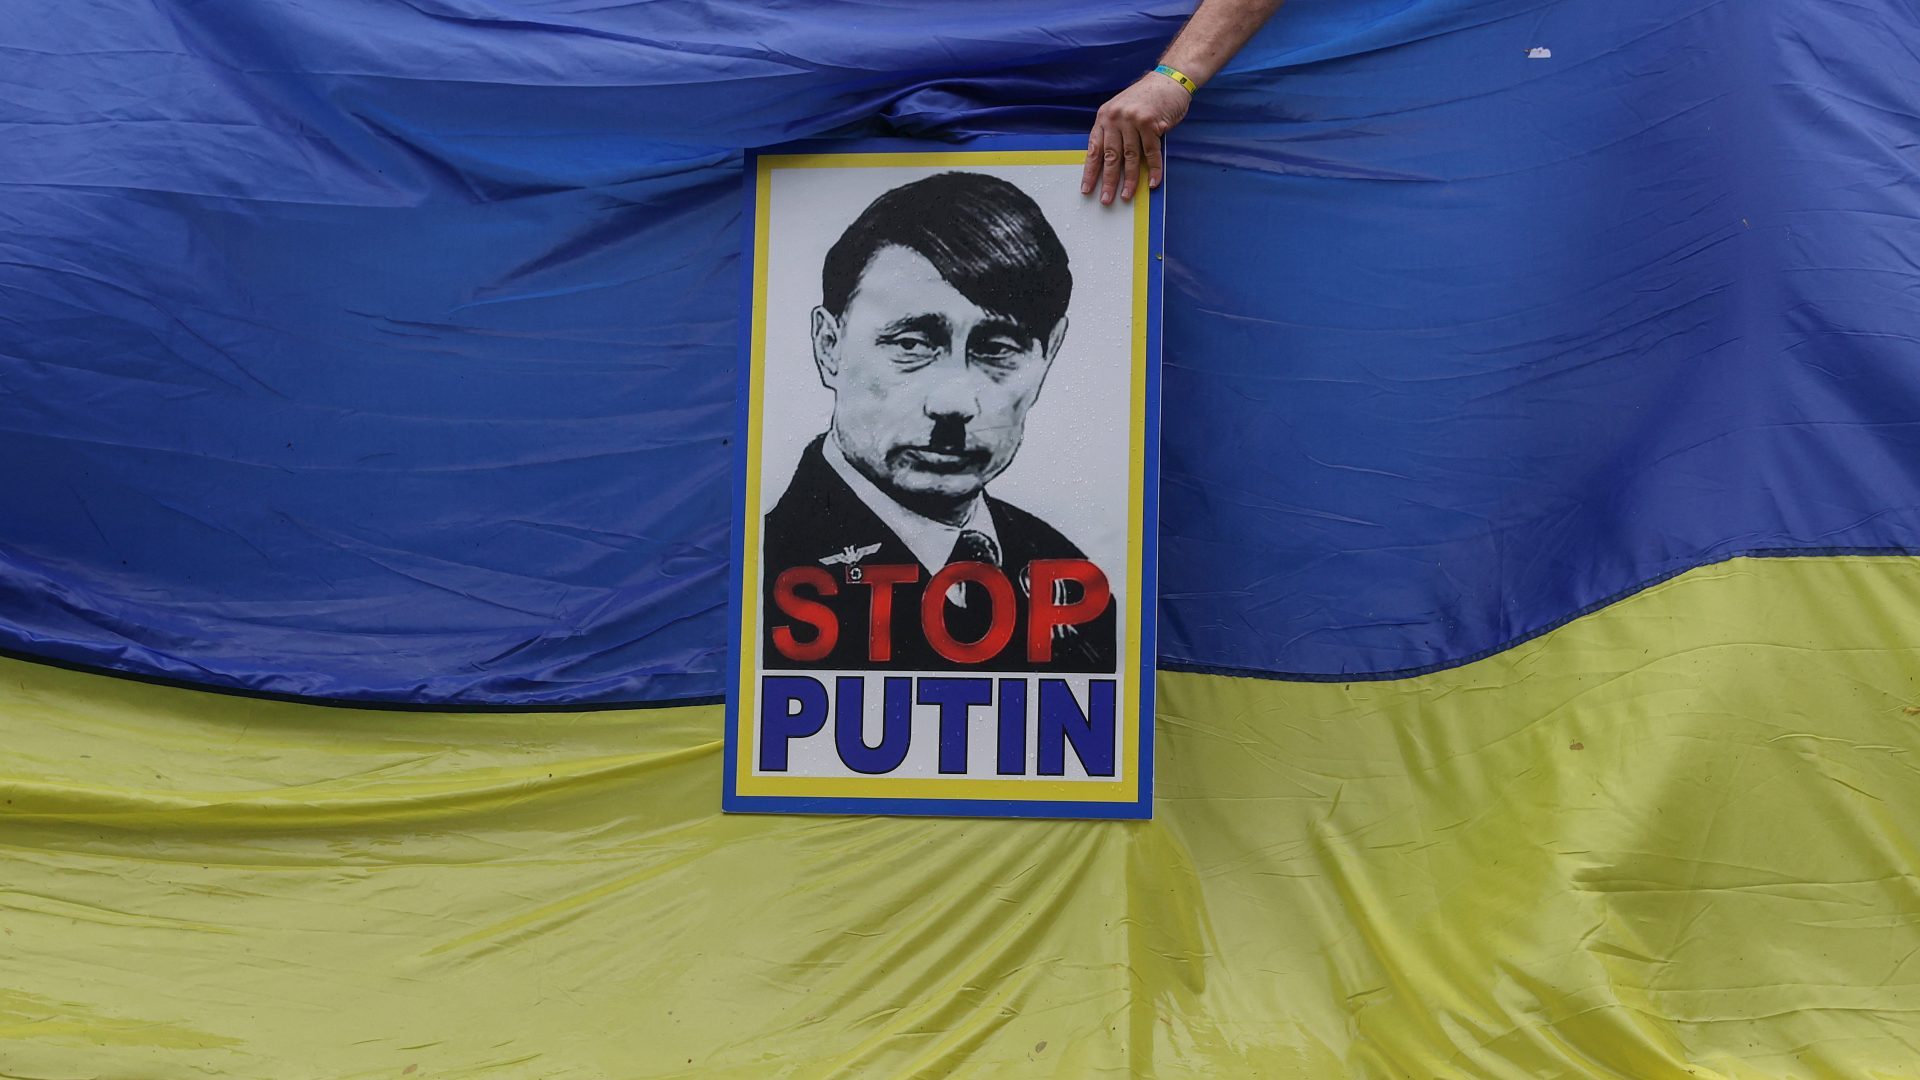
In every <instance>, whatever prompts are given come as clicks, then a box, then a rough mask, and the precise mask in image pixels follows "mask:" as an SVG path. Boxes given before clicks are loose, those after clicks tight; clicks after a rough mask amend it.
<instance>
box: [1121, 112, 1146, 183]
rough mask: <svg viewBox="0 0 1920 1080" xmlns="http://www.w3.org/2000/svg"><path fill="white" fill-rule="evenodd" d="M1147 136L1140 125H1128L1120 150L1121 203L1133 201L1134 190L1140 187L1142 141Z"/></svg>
mask: <svg viewBox="0 0 1920 1080" xmlns="http://www.w3.org/2000/svg"><path fill="white" fill-rule="evenodd" d="M1143 134H1145V133H1144V132H1142V131H1141V130H1140V125H1139V124H1128V125H1127V127H1126V129H1125V133H1124V134H1123V135H1122V136H1121V138H1122V139H1123V140H1124V141H1123V142H1122V143H1121V150H1120V201H1121V202H1131V201H1133V189H1134V188H1136V187H1139V186H1140V139H1141V136H1142V135H1143Z"/></svg>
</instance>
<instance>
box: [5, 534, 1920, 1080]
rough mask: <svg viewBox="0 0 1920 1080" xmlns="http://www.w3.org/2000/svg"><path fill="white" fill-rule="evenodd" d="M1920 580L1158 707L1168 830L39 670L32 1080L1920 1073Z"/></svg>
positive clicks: (714, 733)
mask: <svg viewBox="0 0 1920 1080" xmlns="http://www.w3.org/2000/svg"><path fill="white" fill-rule="evenodd" d="M1916 644H1920V563H1916V562H1915V561H1914V560H1910V559H1899V558H1880V557H1871V558H1869V557H1840V558H1806V559H1781V560H1737V561H1734V562H1732V563H1728V564H1724V565H1721V566H1716V567H1710V568H1707V569H1704V570H1699V571H1695V572H1693V573H1691V574H1688V575H1685V576H1683V577H1681V578H1678V579H1675V580H1673V581H1670V582H1667V583H1665V584H1662V585H1660V586H1657V587H1655V588H1652V589H1649V590H1647V591H1646V592H1643V593H1641V594H1639V595H1636V596H1633V597H1630V598H1628V599H1626V600H1624V601H1622V602H1621V603H1618V604H1616V605H1614V606H1612V607H1610V608H1607V609H1605V610H1602V611H1599V612H1596V613H1594V614H1591V615H1588V616H1586V617H1585V618H1582V619H1580V620H1578V621H1576V622H1574V623H1572V624H1570V625H1568V626H1566V627H1563V628H1561V629H1560V630H1557V631H1555V632H1554V633H1552V634H1550V635H1548V636H1546V637H1544V638H1542V639H1539V640H1536V641H1533V642H1529V643H1527V644H1524V645H1521V646H1518V647H1516V648H1513V649H1511V650H1509V651H1507V652H1505V653H1503V654H1501V655H1499V656H1496V657H1493V658H1491V659H1488V660H1483V661H1480V662H1478V663H1475V664H1472V665H1468V666H1466V667H1464V668H1460V669H1456V670H1453V671H1448V672H1442V673H1439V674H1435V675H1430V676H1425V677H1421V678H1417V679H1408V680H1402V681H1397V682H1384V683H1381V682H1372V683H1352V684H1345V685H1342V684H1303V683H1281V682H1267V681H1257V680H1245V679H1230V678H1223V677H1216V676H1202V675H1182V674H1167V675H1163V676H1162V677H1161V680H1160V691H1159V692H1160V698H1161V715H1160V718H1159V734H1158V738H1159V740H1160V744H1159V747H1160V748H1159V769H1160V776H1159V785H1158V788H1159V794H1158V798H1159V803H1158V809H1157V814H1158V816H1157V818H1156V819H1155V820H1154V821H1152V822H1149V823H1118V822H1106V823H1101V822H1065V823H1055V822H1041V821H985V822H983V821H964V820H914V819H894V820H885V819H851V818H848V819H818V818H772V817H722V816H721V815H720V814H719V812H718V805H719V789H720V765H721V762H720V743H719V731H720V710H719V709H718V708H687V709H660V710H636V711H623V712H575V713H538V714H524V713H523V714H439V713H405V712H377V711H367V710H356V709H338V708H326V707H319V706H311V705H294V704H284V703H277V702H267V701H256V700H250V699H244V698H236V697H228V696H222V695H216V694H209V693H201V692H196V691H187V690H176V689H167V688H158V687H152V686H146V685H142V684H138V683H133V682H127V681H122V680H116V679H110V678H104V677H100V676H92V675H84V674H76V673H72V672H67V671H61V670H56V669H52V668H48V667H42V666H38V665H33V664H26V663H19V662H11V661H6V662H0V740H3V741H0V746H4V748H5V750H4V753H3V754H0V957H4V962H3V963H0V971H4V974H0V1074H3V1075H7V1076H19V1077H50V1076H77V1075H99V1076H127V1077H143V1078H164V1077H199V1078H204V1077H209V1076H214V1077H218V1076H231V1077H248V1078H259V1077H275V1078H292V1077H405V1076H420V1077H488V1078H501V1077H539V1078H554V1080H560V1078H569V1077H623V1078H624V1077H730V1078H735V1077H737V1078H756V1080H757V1078H762V1077H774V1076H787V1077H827V1076H857V1077H893V1076H967V1077H996V1078H998V1077H1093V1076H1123V1077H1125V1076H1131V1077H1210V1078H1211V1077H1238V1076H1247V1077H1262V1078H1274V1077H1282V1078H1290V1077H1300V1078H1312V1080H1324V1078H1329V1077H1344V1076H1352V1077H1400V1076H1407V1075H1412V1076H1422V1077H1425V1076H1445V1077H1455V1076H1460V1077H1540V1076H1569V1077H1613V1076H1630V1077H1636V1078H1658V1077H1674V1078H1687V1077H1693V1078H1709V1077H1786V1076H1796V1077H1798V1076H1842V1075H1844V1076H1900V1075H1913V1074H1914V1073H1915V1071H1916V1062H1920V1049H1916V1046H1920V1036H1916V1035H1915V1028H1914V1024H1913V1018H1914V1016H1915V1015H1916V1014H1917V1013H1920V879H1916V877H1915V869H1914V868H1915V866H1916V863H1917V862H1920V859H1916V854H1917V853H1916V851H1915V842H1914V837H1916V836H1920V795H1916V794H1915V793H1916V792H1917V791H1920V782H1916V781H1917V780H1920V778H1917V777H1916V755H1915V751H1916V749H1920V731H1917V730H1916V728H1917V726H1920V649H1917V648H1916Z"/></svg>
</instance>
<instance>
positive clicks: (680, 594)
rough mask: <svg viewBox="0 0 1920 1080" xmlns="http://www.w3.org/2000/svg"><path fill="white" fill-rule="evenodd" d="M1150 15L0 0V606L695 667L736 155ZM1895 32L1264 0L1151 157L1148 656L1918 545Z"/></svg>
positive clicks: (562, 687) (105, 657) (701, 691)
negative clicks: (1158, 506)
mask: <svg viewBox="0 0 1920 1080" xmlns="http://www.w3.org/2000/svg"><path fill="white" fill-rule="evenodd" d="M1144 7H1145V10H1126V9H1122V8H1116V7H1115V6H1114V5H1111V4H1105V3H1094V2H1091V0H1087V2H1067V0H1045V2H1029V0H1021V2H1018V3H1014V2H1012V0H1000V2H994V3H972V4H966V5H926V4H906V3H900V4H894V5H875V4H860V5H849V4H838V3H821V2H809V3H796V4H788V5H781V6H777V7H770V6H768V5H763V4H758V3H747V2H733V3H724V2H717V0H704V2H688V3H683V4H677V5H661V4H649V5H626V6H613V7H607V6H603V5H583V4H578V3H572V2H566V3H562V2H547V3H532V2H520V3H509V2H505V0H498V2H494V3H486V2H482V0H423V2H420V3H414V4H409V5H393V4H387V3H375V2H372V0H336V2H332V3H328V4H325V5H315V4H276V5H252V6H246V5H241V6H238V7H236V6H233V5H210V4H175V5H166V6H156V5H151V4H139V3H133V2H131V0H99V2H93V3H76V4H64V5H54V6H52V7H51V8H49V7H48V6H47V5H44V4H40V5H31V4H23V3H21V2H20V0H0V14H4V15H6V16H8V17H6V18H4V19H0V27H4V29H0V53H3V54H4V55H5V62H4V63H0V87H4V92H0V146H4V148H5V149H4V150H0V645H3V646H4V647H5V648H7V649H10V650H15V651H19V652H25V653H30V654H33V655H37V656H44V657H49V658H54V659H60V660H64V661H70V662H79V663H92V664H99V665H103V666H110V667H116V668H119V669H122V670H127V671H132V672H138V673H143V674H150V675H165V676H169V677H174V678H181V679H188V680H193V681H198V682H204V683H209V684H214V685H219V686H228V687H241V688H249V689H256V690H266V691H272V692H278V693H293V694H311V695H317V696H324V697H339V698H349V699H362V700H398V701H414V702H452V701H460V702H479V703H537V702H564V701H617V700H645V699H660V698H675V697H687V696H705V695H712V694H717V693H719V692H721V689H722V671H723V669H724V667H725V660H724V651H725V641H726V637H727V634H726V625H725V614H724V613H725V607H726V601H725V598H726V588H727V584H726V583H727V580H728V570H727V565H726V564H727V548H726V537H727V529H728V520H727V515H728V512H729V506H730V502H729V498H728V491H729V480H728V470H729V462H730V452H729V447H728V446H727V445H726V440H727V439H728V438H729V437H730V435H731V424H732V415H733V413H732V407H733V399H734V385H733V372H734V370H735V368H734V351H735V344H736V341H737V336H736V320H737V319H738V318H739V316H740V312H739V309H738V291H737V288H738V272H739V268H738V251H739V233H738V192H739V185H740V176H739V160H740V155H739V151H740V149H741V148H743V147H747V146H754V145H763V144H768V143H774V142H780V141H784V140H787V139H791V138H796V137H803V136H817V135H825V134H866V135H871V134H881V133H894V134H911V135H919V136H925V137H934V138H940V137H953V136H961V135H967V134H980V133H986V132H994V131H1048V132H1068V131H1075V130H1082V129H1083V128H1084V125H1085V123H1086V122H1087V120H1088V118H1089V116H1090V115H1091V107H1092V106H1093V105H1095V104H1097V103H1098V101H1099V100H1101V98H1102V97H1103V95H1104V94H1105V93H1107V92H1109V91H1111V90H1112V89H1113V88H1115V87H1117V86H1119V85H1121V84H1122V83H1124V82H1125V81H1126V79H1127V78H1129V77H1130V75H1131V74H1132V73H1135V72H1138V71H1143V70H1145V69H1146V68H1148V67H1150V66H1151V65H1152V63H1153V61H1154V59H1155V57H1156V55H1157V52H1158V49H1159V48H1160V46H1161V45H1162V44H1163V43H1164V41H1165V39H1166V37H1167V36H1168V35H1169V34H1170V33H1171V32H1172V30H1173V29H1174V28H1175V27H1176V26H1177V25H1178V22H1179V19H1180V18H1181V17H1182V16H1183V14H1184V10H1185V8H1186V5H1184V4H1176V3H1164V4H1149V5H1145V6H1144ZM1915 40H1920V15H1917V14H1916V12H1915V10H1914V8H1913V7H1912V5H1911V4H1905V3H1901V2H1899V0H1868V2H1864V3H1860V4H1852V5H1846V6H1834V5H1799V4H1788V3H1784V2H1767V3H1761V4H1756V5H1745V6H1740V7H1737V8H1736V7H1734V6H1731V5H1726V4H1716V3H1681V4H1672V3H1655V2H1652V0H1625V2H1619V0H1615V2H1602V0H1574V2H1562V3H1544V2H1531V3H1520V2H1494V3H1486V2H1473V0H1444V2H1442V0H1427V2H1418V0H1416V2H1411V3H1409V2H1405V0H1393V2H1389V0H1354V2H1343V3H1329V2H1320V3H1314V2H1311V0H1294V2H1293V3H1290V4H1289V5H1287V6H1286V7H1285V8H1283V9H1282V11H1281V14H1280V15H1279V16H1278V17H1277V18H1276V19H1275V22H1274V24H1273V25H1272V26H1271V27H1270V28H1269V31H1268V32H1267V33H1266V34H1265V35H1263V36H1262V37H1261V38H1260V39H1258V40H1257V41H1256V42H1255V44H1254V45H1253V46H1251V47H1250V48H1249V49H1248V50H1247V52H1246V53H1244V54H1243V55H1242V57H1241V59H1240V61H1239V62H1237V63H1236V64H1235V66H1234V68H1233V69H1232V70H1231V71H1230V72H1229V73H1227V74H1226V75H1223V76H1222V77H1220V78H1218V79H1216V80H1214V81H1213V82H1212V83H1210V84H1209V85H1208V86H1207V87H1205V88H1204V89H1203V90H1202V92H1201V94H1200V96H1199V97H1198V98H1197V99H1196V102H1195V108H1194V113H1193V116H1192V119H1191V120H1190V121H1189V122H1188V123H1187V124H1186V125H1185V126H1183V127H1182V128H1180V129H1179V132H1178V135H1177V140H1178V141H1177V144H1176V147H1175V150H1174V154H1173V162H1172V179H1171V182H1170V185H1169V189H1168V206H1167V222H1168V231H1167V249H1168V270H1167V296H1166V339H1165V358H1166V374H1165V424H1164V427H1165V443H1164V475H1165V482H1164V484H1163V489H1162V500H1163V505H1162V552H1161V582H1162V607H1161V613H1162V633H1161V656H1162V659H1163V661H1167V662H1173V663H1184V664H1196V665H1203V666H1213V667H1222V668H1230V669H1235V670H1248V671H1254V672H1270V673H1292V674H1300V675H1314V676H1336V675H1357V676H1364V675H1367V674H1378V673H1382V672H1393V671H1401V670H1407V669H1417V668H1422V667H1429V666H1433V665H1437V664H1446V663H1450V662H1457V661H1459V660H1461V659H1463V658H1466V657H1470V656H1473V655H1476V654H1479V653H1482V652H1484V651H1486V650H1488V649H1492V648H1497V647H1499V646H1500V645H1502V644H1503V643H1506V642H1510V641H1512V640H1514V639H1515V638H1517V637H1520V636H1524V635H1525V634H1528V633H1531V632H1534V631H1537V630H1538V629H1540V628H1542V627H1544V626H1547V625H1550V624H1552V623H1554V622H1556V621H1558V620H1559V619H1562V618H1564V617H1565V616H1567V615H1568V614H1569V613H1571V612H1574V611H1577V610H1581V609H1583V608H1584V607H1586V606H1589V605H1591V604H1593V603H1595V602H1597V601H1599V600H1601V599H1603V598H1605V597H1608V596H1612V595H1616V594H1618V593H1619V592H1621V591H1623V590H1626V589H1630V588H1632V587H1634V586H1635V585H1637V584H1639V583H1641V582H1644V581H1647V580H1650V579H1653V578H1656V577H1659V576H1661V575H1663V574H1665V573H1668V572H1670V571H1671V570H1673V569H1676V568H1679V567H1682V566H1686V565H1693V564H1696V563H1700V562H1704V561H1710V560H1712V559H1715V558H1719V557H1723V556H1725V555H1727V554H1731V553H1733V552H1737V551H1752V550H1788V551H1791V550H1795V549H1816V548H1817V549H1834V548H1907V549H1911V548H1915V547H1920V419H1916V418H1920V368H1917V367H1916V361H1915V357H1916V356H1920V264H1916V261H1915V255H1914V252H1915V251H1916V250H1920V177H1917V176H1916V158H1915V152H1914V137H1913V132H1914V131H1915V130H1916V127H1920V104H1917V103H1920V68H1917V67H1916V66H1915V65H1914V63H1913V57H1912V53H1911V51H1910V43H1911V42H1913V41H1915ZM1542 52H1545V53H1548V54H1550V55H1540V53H1542Z"/></svg>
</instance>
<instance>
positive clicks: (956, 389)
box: [923, 364, 980, 424]
mask: <svg viewBox="0 0 1920 1080" xmlns="http://www.w3.org/2000/svg"><path fill="white" fill-rule="evenodd" d="M934 379H935V380H936V381H935V382H934V384H933V386H932V387H930V388H929V389H928V391H927V400H926V404H925V406H923V408H925V410H926V413H927V416H928V417H929V418H931V419H935V420H947V421H950V422H951V421H955V420H957V421H959V422H960V423H962V424H964V423H967V422H968V421H970V420H972V419H973V418H974V417H976V416H978V415H980V393H979V388H978V386H977V383H978V382H979V380H978V379H977V378H975V377H974V375H973V372H972V370H971V369H970V367H969V366H968V365H965V364H956V365H953V367H952V368H950V369H948V370H946V371H943V372H941V373H940V374H938V375H935V376H934Z"/></svg>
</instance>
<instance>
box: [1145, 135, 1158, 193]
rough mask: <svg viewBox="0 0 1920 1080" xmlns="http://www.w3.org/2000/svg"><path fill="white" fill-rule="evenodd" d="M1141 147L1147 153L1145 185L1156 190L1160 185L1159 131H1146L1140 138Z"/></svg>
mask: <svg viewBox="0 0 1920 1080" xmlns="http://www.w3.org/2000/svg"><path fill="white" fill-rule="evenodd" d="M1142 142H1143V143H1144V145H1143V146H1142V149H1143V150H1144V151H1145V152H1146V155H1147V187H1148V188H1150V189H1153V190H1158V189H1159V187H1160V133H1159V132H1158V131H1148V132H1147V133H1146V137H1145V138H1144V139H1143V140H1142Z"/></svg>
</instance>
